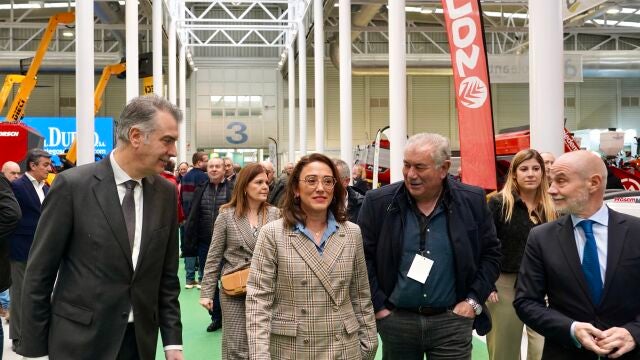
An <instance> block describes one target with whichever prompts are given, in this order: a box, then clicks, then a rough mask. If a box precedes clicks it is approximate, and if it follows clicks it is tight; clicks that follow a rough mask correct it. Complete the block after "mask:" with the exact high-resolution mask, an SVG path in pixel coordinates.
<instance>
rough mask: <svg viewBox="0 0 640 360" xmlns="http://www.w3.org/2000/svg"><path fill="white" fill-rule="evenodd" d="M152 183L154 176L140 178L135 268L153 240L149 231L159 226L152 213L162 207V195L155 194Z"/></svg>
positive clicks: (138, 266)
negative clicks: (139, 215) (139, 216)
mask: <svg viewBox="0 0 640 360" xmlns="http://www.w3.org/2000/svg"><path fill="white" fill-rule="evenodd" d="M154 183H155V178H154V177H153V176H147V177H146V178H144V179H142V203H143V205H142V234H141V235H140V252H139V253H138V261H137V263H136V269H139V268H140V263H141V262H142V259H144V257H145V256H144V255H145V253H146V251H147V249H148V248H149V245H150V244H149V242H150V241H153V239H151V231H152V230H153V229H157V228H158V227H159V226H158V225H156V220H157V219H158V217H157V216H153V214H154V212H155V211H156V209H160V208H162V201H163V200H164V197H163V196H157V195H156V187H155V186H154ZM134 277H135V273H134Z"/></svg>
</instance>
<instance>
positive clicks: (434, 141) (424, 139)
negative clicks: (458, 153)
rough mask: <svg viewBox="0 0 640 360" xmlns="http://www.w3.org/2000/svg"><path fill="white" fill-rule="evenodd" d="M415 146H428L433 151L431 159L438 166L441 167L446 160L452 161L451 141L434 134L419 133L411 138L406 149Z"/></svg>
mask: <svg viewBox="0 0 640 360" xmlns="http://www.w3.org/2000/svg"><path fill="white" fill-rule="evenodd" d="M413 146H419V147H423V146H428V147H429V149H430V150H431V154H430V155H431V158H432V159H433V162H434V163H435V164H436V166H441V165H442V164H443V163H444V162H445V160H451V148H450V147H449V139H447V138H446V137H444V136H442V135H440V134H434V133H419V134H415V135H413V136H411V137H410V138H409V139H408V140H407V144H406V145H405V149H408V148H410V147H413Z"/></svg>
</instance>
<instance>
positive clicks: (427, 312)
mask: <svg viewBox="0 0 640 360" xmlns="http://www.w3.org/2000/svg"><path fill="white" fill-rule="evenodd" d="M400 309H401V310H405V311H410V312H413V313H416V314H420V315H424V316H434V315H440V314H444V313H446V312H447V311H448V310H450V308H448V307H428V306H419V307H414V308H400Z"/></svg>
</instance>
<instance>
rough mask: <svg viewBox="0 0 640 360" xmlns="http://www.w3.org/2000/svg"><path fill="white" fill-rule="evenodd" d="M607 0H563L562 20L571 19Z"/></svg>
mask: <svg viewBox="0 0 640 360" xmlns="http://www.w3.org/2000/svg"><path fill="white" fill-rule="evenodd" d="M605 2H607V0H562V3H563V4H562V20H565V21H566V20H567V19H571V18H572V17H574V16H576V15H579V14H581V13H583V12H585V11H587V10H589V9H592V8H594V7H596V6H598V5H600V4H602V3H605Z"/></svg>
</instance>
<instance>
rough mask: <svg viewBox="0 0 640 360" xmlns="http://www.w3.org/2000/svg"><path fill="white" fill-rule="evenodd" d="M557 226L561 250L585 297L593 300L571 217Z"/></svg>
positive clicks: (567, 217)
mask: <svg viewBox="0 0 640 360" xmlns="http://www.w3.org/2000/svg"><path fill="white" fill-rule="evenodd" d="M557 224H558V226H560V237H559V241H560V248H561V249H562V252H563V253H564V256H565V259H567V264H568V265H569V268H570V269H571V271H572V272H573V275H574V276H575V278H576V280H577V281H578V285H579V286H580V289H582V291H583V292H584V293H585V297H586V298H587V299H591V295H590V292H589V287H588V286H587V280H586V279H585V277H584V273H583V272H582V264H580V256H579V255H578V246H577V245H576V238H575V235H574V233H573V222H572V221H571V216H566V217H565V219H564V221H559V222H558V223H557Z"/></svg>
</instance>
